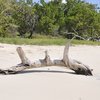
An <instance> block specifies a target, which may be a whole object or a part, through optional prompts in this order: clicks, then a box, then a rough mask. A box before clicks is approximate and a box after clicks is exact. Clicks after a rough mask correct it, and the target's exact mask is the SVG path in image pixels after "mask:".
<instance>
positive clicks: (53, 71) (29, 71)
mask: <svg viewBox="0 0 100 100" xmlns="http://www.w3.org/2000/svg"><path fill="white" fill-rule="evenodd" d="M28 73H68V74H75V75H76V73H75V72H69V71H68V72H67V71H57V70H25V71H22V72H18V74H28Z"/></svg>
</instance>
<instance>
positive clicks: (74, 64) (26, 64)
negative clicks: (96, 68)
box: [0, 43, 92, 75]
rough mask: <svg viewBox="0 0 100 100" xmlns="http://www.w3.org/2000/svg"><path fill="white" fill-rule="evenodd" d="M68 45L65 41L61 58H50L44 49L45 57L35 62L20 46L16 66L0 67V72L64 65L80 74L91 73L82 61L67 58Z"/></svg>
mask: <svg viewBox="0 0 100 100" xmlns="http://www.w3.org/2000/svg"><path fill="white" fill-rule="evenodd" d="M69 45H70V43H67V45H66V46H65V48H64V53H63V59H61V60H58V59H57V60H51V59H50V56H49V55H48V52H47V51H45V58H44V59H39V60H38V61H36V62H33V63H32V62H31V61H30V60H29V59H28V58H27V57H26V56H25V53H24V51H23V50H22V48H21V47H18V48H17V52H18V55H19V57H20V59H21V64H19V65H17V66H12V67H10V68H8V69H7V70H3V69H0V73H2V74H15V73H18V72H22V71H23V70H25V69H29V68H38V67H46V66H60V67H66V68H69V69H71V70H73V71H75V73H76V74H82V75H92V72H91V71H92V70H91V69H89V67H88V66H87V65H84V64H83V63H81V62H79V61H77V60H72V59H69V56H68V52H69Z"/></svg>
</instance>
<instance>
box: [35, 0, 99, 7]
mask: <svg viewBox="0 0 100 100" xmlns="http://www.w3.org/2000/svg"><path fill="white" fill-rule="evenodd" d="M33 1H34V2H39V1H40V0H33ZM45 1H46V2H48V1H50V0H45ZM64 1H65V0H64ZM83 1H85V2H89V3H92V4H98V6H100V0H83Z"/></svg>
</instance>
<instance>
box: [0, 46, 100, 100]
mask: <svg viewBox="0 0 100 100" xmlns="http://www.w3.org/2000/svg"><path fill="white" fill-rule="evenodd" d="M16 47H19V45H9V44H0V68H7V67H11V66H14V65H17V64H19V63H20V59H19V57H18V54H17V52H16ZM21 47H22V48H23V49H24V51H25V53H26V55H27V57H28V58H29V59H30V60H31V61H34V60H37V59H41V58H43V57H44V51H45V50H48V51H49V54H50V57H51V58H52V59H61V58H62V54H63V49H64V46H34V45H31V46H30V45H27V46H26V45H21ZM69 55H70V57H71V58H73V59H77V60H79V61H81V62H83V63H84V64H87V65H89V66H90V68H92V69H93V76H84V75H76V74H74V72H72V71H71V70H68V69H66V68H60V67H55V66H54V67H44V68H34V69H31V70H26V71H24V72H23V73H19V74H15V75H0V100H100V46H85V45H83V46H81V45H80V46H71V47H70V54H69Z"/></svg>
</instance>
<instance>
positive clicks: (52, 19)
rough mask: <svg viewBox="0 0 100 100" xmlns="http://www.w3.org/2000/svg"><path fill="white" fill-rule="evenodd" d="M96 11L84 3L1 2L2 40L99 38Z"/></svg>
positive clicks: (55, 0) (99, 21)
mask: <svg viewBox="0 0 100 100" xmlns="http://www.w3.org/2000/svg"><path fill="white" fill-rule="evenodd" d="M97 8H98V7H97V6H96V5H93V4H89V3H86V2H84V1H82V0H66V3H62V0H53V1H50V2H48V3H47V2H45V0H40V3H33V2H32V0H19V1H18V0H0V37H17V36H20V37H25V38H27V37H28V38H32V36H33V34H42V35H44V34H45V35H51V36H63V37H67V38H68V33H70V32H71V33H74V34H76V35H79V36H81V37H84V38H85V39H87V38H89V37H100V12H99V11H97V10H96V9H97ZM73 29H74V30H75V31H76V32H75V31H73ZM72 37H73V36H71V38H72Z"/></svg>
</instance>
